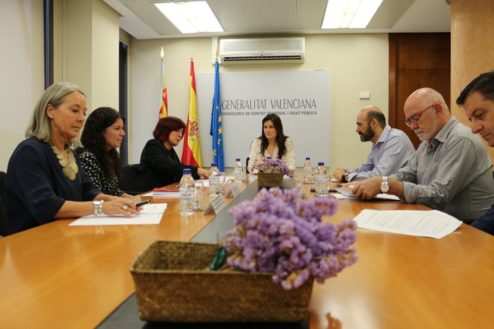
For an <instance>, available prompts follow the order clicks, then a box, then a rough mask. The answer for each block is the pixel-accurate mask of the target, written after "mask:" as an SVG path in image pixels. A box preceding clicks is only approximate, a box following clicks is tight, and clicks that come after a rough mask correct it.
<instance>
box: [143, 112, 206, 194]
mask: <svg viewBox="0 0 494 329" xmlns="http://www.w3.org/2000/svg"><path fill="white" fill-rule="evenodd" d="M184 128H185V123H184V122H183V121H182V120H180V119H179V118H176V117H171V116H168V117H166V118H162V119H160V120H159V121H158V124H157V125H156V128H155V129H154V131H153V136H154V139H151V140H149V141H148V142H147V143H146V145H145V146H144V149H143V150H142V153H141V173H142V176H141V182H142V184H144V185H146V187H147V188H148V189H152V188H154V187H158V186H164V185H168V184H171V183H175V182H178V181H179V180H180V178H181V177H182V171H183V169H184V168H190V169H191V170H192V176H193V177H194V178H195V179H198V178H200V177H202V178H207V177H208V176H209V171H208V170H206V169H203V168H198V167H194V166H186V165H183V164H182V163H181V162H180V160H179V158H178V156H177V153H176V152H175V150H174V149H173V147H175V146H177V145H178V143H180V140H181V139H182V137H183V133H184Z"/></svg>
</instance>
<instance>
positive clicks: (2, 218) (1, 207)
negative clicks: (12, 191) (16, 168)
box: [0, 171, 9, 236]
mask: <svg viewBox="0 0 494 329" xmlns="http://www.w3.org/2000/svg"><path fill="white" fill-rule="evenodd" d="M6 179H7V173H5V172H3V171H0V236H5V235H7V234H8V233H9V230H8V228H9V227H8V226H9V225H8V221H7V214H6V213H5V203H4V202H5V180H6Z"/></svg>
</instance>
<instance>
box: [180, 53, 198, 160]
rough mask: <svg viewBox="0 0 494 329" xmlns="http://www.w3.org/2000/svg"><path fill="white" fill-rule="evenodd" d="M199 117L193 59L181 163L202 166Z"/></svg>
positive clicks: (191, 61) (192, 61)
mask: <svg viewBox="0 0 494 329" xmlns="http://www.w3.org/2000/svg"><path fill="white" fill-rule="evenodd" d="M198 119H199V118H198V117H197V105H196V76H195V73H194V60H193V59H191V60H190V88H189V115H188V117H187V125H186V126H185V135H184V149H183V151H182V163H183V164H185V165H190V166H196V167H202V159H201V143H199V120H198Z"/></svg>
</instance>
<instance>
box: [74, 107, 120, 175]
mask: <svg viewBox="0 0 494 329" xmlns="http://www.w3.org/2000/svg"><path fill="white" fill-rule="evenodd" d="M117 119H122V120H123V121H124V122H125V119H124V118H123V117H122V116H121V115H120V113H118V112H117V111H116V110H115V109H113V108H111V107H98V108H97V109H96V110H94V111H93V112H91V114H90V115H89V117H88V118H87V120H86V124H85V126H84V131H83V132H82V135H81V143H82V145H83V147H84V149H78V152H79V153H81V152H82V151H84V150H87V151H89V152H91V153H93V154H94V155H95V156H96V159H98V162H99V164H100V165H101V167H102V169H103V172H104V173H105V175H106V176H107V177H112V176H113V175H116V176H117V177H120V174H121V172H122V162H121V160H120V156H119V155H118V151H117V150H116V149H114V148H113V149H111V150H109V151H108V150H107V149H106V139H105V136H104V132H105V129H106V128H108V127H110V126H111V125H112V124H114V123H115V121H117Z"/></svg>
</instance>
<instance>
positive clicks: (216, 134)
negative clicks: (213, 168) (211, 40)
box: [209, 60, 225, 172]
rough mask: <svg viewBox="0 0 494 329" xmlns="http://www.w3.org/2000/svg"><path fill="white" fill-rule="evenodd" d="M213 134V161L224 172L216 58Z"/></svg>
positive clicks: (212, 117) (212, 113)
mask: <svg viewBox="0 0 494 329" xmlns="http://www.w3.org/2000/svg"><path fill="white" fill-rule="evenodd" d="M209 133H210V135H211V136H213V141H212V146H213V161H214V163H216V165H217V166H218V169H219V170H220V171H221V172H225V161H224V157H223V116H222V115H221V95H220V66H219V63H218V60H216V62H215V63H214V96H213V108H212V110H211V131H210V132H209Z"/></svg>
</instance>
